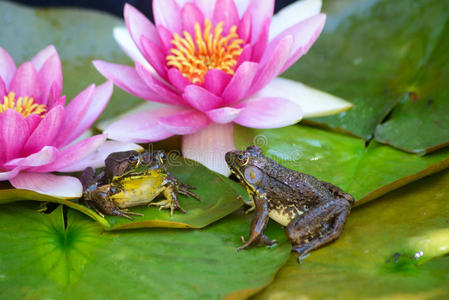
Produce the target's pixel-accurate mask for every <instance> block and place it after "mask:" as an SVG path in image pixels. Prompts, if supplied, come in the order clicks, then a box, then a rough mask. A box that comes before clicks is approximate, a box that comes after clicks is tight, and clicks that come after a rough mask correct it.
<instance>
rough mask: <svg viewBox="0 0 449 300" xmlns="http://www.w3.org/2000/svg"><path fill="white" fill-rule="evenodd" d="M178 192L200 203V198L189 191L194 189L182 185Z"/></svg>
mask: <svg viewBox="0 0 449 300" xmlns="http://www.w3.org/2000/svg"><path fill="white" fill-rule="evenodd" d="M178 189H179V190H178V192H179V193H180V194H182V195H184V196H188V197H192V198H195V199H196V200H198V201H201V198H200V196H198V195H197V194H196V193H194V192H192V191H191V190H190V189H196V187H194V186H191V185H188V184H185V183H182V184H181V185H180V186H179V187H178Z"/></svg>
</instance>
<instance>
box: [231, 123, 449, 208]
mask: <svg viewBox="0 0 449 300" xmlns="http://www.w3.org/2000/svg"><path fill="white" fill-rule="evenodd" d="M234 138H235V141H236V146H237V148H239V149H244V148H246V147H247V146H249V145H251V144H256V145H258V146H261V148H262V150H264V153H265V154H266V155H267V156H269V157H271V158H273V159H274V160H276V161H278V162H279V163H281V164H283V165H284V166H286V167H287V168H290V169H293V170H296V171H298V172H301V173H307V174H311V175H313V176H315V177H317V178H318V179H320V180H323V181H328V182H331V183H333V184H335V185H337V186H339V187H340V188H342V189H343V190H345V191H346V192H348V193H350V194H352V195H353V196H354V198H355V199H356V201H357V205H360V204H361V203H364V202H367V201H370V200H373V199H375V198H377V197H379V196H381V195H383V194H386V193H387V192H389V191H391V190H394V189H396V188H398V187H401V186H403V185H405V184H407V183H410V182H413V181H415V180H417V179H419V178H422V177H424V176H426V175H429V174H432V173H435V172H437V171H440V170H442V169H444V168H447V167H448V166H449V149H446V150H444V149H443V150H441V151H439V152H436V153H434V154H432V155H428V156H425V157H420V156H417V155H415V154H409V153H405V152H402V151H399V150H396V149H394V148H391V147H389V146H385V145H381V144H379V143H376V142H371V143H370V145H369V146H368V147H367V148H366V147H365V142H364V141H363V140H361V139H357V138H352V137H349V136H345V135H342V134H337V133H333V132H329V131H325V130H320V129H315V128H311V127H307V126H300V125H297V126H289V127H284V128H280V129H267V130H256V129H249V128H244V127H236V130H235V133H234Z"/></svg>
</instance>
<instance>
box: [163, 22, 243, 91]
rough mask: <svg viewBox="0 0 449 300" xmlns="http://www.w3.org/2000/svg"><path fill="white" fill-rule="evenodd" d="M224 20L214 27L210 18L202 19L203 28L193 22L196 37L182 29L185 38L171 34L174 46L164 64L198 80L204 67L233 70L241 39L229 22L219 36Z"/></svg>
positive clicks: (200, 80)
mask: <svg viewBox="0 0 449 300" xmlns="http://www.w3.org/2000/svg"><path fill="white" fill-rule="evenodd" d="M223 25H224V23H223V22H220V23H218V25H217V26H216V27H215V28H214V27H213V26H212V23H211V22H210V20H208V19H206V20H205V21H204V32H202V30H201V27H200V24H198V23H196V24H195V39H193V38H192V36H191V35H190V33H188V32H187V31H184V38H182V37H181V36H180V35H179V34H177V33H175V34H173V40H172V41H171V43H172V44H173V45H174V46H175V47H174V48H172V49H171V50H170V54H169V55H168V56H167V58H166V59H167V66H172V67H175V68H177V69H178V70H179V71H180V72H181V74H182V75H183V76H184V77H186V78H188V79H189V80H190V81H191V82H192V83H197V84H201V83H203V82H204V77H205V76H206V73H207V71H209V70H211V69H218V70H222V71H224V72H226V73H228V74H229V75H233V74H234V68H235V65H236V64H237V59H238V58H239V56H240V54H241V53H242V46H241V45H242V44H243V40H242V39H240V38H239V35H238V34H237V32H236V30H237V26H232V27H231V29H230V30H229V34H228V35H227V36H222V35H221V34H222V33H223Z"/></svg>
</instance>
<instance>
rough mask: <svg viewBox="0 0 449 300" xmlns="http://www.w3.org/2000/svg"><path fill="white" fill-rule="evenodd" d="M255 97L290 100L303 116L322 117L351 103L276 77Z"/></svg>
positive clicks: (338, 111)
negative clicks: (299, 108)
mask: <svg viewBox="0 0 449 300" xmlns="http://www.w3.org/2000/svg"><path fill="white" fill-rule="evenodd" d="M257 97H260V98H269V97H277V98H283V99H287V100H290V101H292V102H294V103H296V104H298V105H299V106H301V110H302V113H303V117H304V118H311V117H323V116H328V115H332V114H336V113H341V112H343V111H346V110H348V109H349V108H351V107H352V104H351V103H349V102H347V101H345V100H343V99H341V98H338V97H336V96H333V95H330V94H327V93H325V92H322V91H319V90H316V89H314V88H311V87H308V86H306V85H305V84H302V83H301V82H297V81H293V80H289V79H285V78H280V77H276V78H274V79H273V80H272V81H271V82H270V83H269V84H268V85H267V86H265V87H264V88H263V89H262V90H260V91H259V92H258V93H257Z"/></svg>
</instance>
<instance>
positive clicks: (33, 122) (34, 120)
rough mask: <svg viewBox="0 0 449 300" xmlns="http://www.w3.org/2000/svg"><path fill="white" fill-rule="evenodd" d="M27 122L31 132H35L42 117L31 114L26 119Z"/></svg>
mask: <svg viewBox="0 0 449 300" xmlns="http://www.w3.org/2000/svg"><path fill="white" fill-rule="evenodd" d="M25 121H26V122H27V124H28V129H29V131H30V132H33V131H34V130H35V129H36V127H37V125H39V123H40V122H41V121H42V117H41V116H40V115H36V114H31V115H29V116H28V117H26V118H25Z"/></svg>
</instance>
